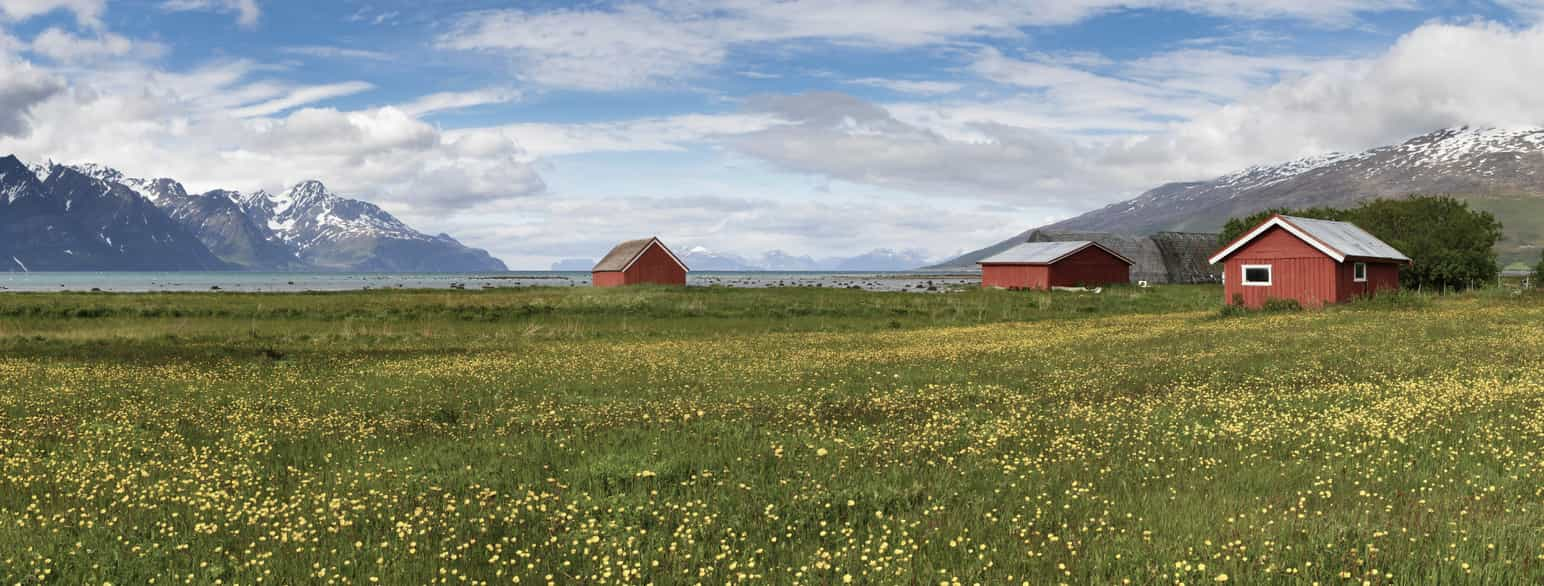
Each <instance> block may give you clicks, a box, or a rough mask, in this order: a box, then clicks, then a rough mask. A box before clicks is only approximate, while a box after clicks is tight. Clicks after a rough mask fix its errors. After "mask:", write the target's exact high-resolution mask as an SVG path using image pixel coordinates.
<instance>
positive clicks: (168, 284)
mask: <svg viewBox="0 0 1544 586" xmlns="http://www.w3.org/2000/svg"><path fill="white" fill-rule="evenodd" d="M972 282H975V278H974V277H960V276H942V275H923V274H912V273H814V272H794V273H772V272H744V273H742V272H719V271H699V272H693V273H691V275H690V276H689V277H688V278H687V284H688V285H692V286H699V287H706V286H725V287H857V288H862V289H869V290H876V291H903V290H904V291H928V290H929V288H930V287H931V288H933V290H940V291H941V290H945V289H947V288H948V287H949V286H951V285H955V284H964V283H972ZM589 284H590V274H589V273H588V272H567V271H525V272H520V271H516V272H509V273H480V274H462V273H240V272H209V273H202V272H167V273H122V272H102V273H91V272H75V273H0V292H35V291H91V290H92V289H100V290H102V291H109V292H121V293H127V292H140V291H213V290H219V291H242V292H283V291H357V290H362V289H397V288H402V289H450V288H452V287H465V288H467V289H483V288H492V287H582V286H588V285H589Z"/></svg>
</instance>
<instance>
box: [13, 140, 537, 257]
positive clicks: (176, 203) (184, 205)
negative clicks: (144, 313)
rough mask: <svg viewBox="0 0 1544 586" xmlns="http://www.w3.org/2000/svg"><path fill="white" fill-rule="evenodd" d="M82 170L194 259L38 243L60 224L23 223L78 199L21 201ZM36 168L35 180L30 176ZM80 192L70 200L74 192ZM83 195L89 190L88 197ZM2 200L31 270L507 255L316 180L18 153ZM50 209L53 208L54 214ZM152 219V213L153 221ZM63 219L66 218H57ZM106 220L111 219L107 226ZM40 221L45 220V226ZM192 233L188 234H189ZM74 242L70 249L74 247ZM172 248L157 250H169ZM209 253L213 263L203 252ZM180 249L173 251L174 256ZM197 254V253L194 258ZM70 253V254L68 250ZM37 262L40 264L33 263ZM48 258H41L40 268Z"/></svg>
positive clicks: (65, 212)
mask: <svg viewBox="0 0 1544 586" xmlns="http://www.w3.org/2000/svg"><path fill="white" fill-rule="evenodd" d="M56 175H57V176H63V177H79V178H80V179H79V180H73V179H72V181H75V183H76V184H77V185H76V187H75V188H76V189H77V190H79V189H86V190H87V191H90V189H88V188H86V187H84V186H85V185H87V184H85V183H81V181H86V182H90V183H89V184H90V185H96V186H100V187H99V188H95V189H99V190H100V191H103V192H104V193H110V194H114V197H115V198H116V201H119V202H120V203H121V205H122V207H123V209H125V210H129V211H131V212H137V213H139V214H140V216H142V217H143V219H145V221H146V223H147V225H149V224H151V223H154V224H156V225H157V226H158V229H159V230H161V231H162V232H164V234H161V235H158V236H157V237H156V238H161V239H166V240H175V242H176V245H177V246H178V247H180V249H184V253H185V255H191V256H188V258H187V259H185V260H189V261H190V262H186V263H183V262H170V263H166V262H159V263H158V262H149V263H148V264H147V263H146V262H138V261H134V260H132V259H126V258H111V255H109V256H107V257H104V256H101V255H100V254H98V255H97V256H95V257H93V258H95V260H93V261H90V262H63V261H62V260H61V259H57V258H53V256H50V255H49V254H44V253H43V252H41V251H39V250H32V248H38V246H37V245H36V243H38V242H45V241H48V234H47V232H48V231H50V230H53V229H54V228H55V227H54V224H50V223H47V222H44V223H43V224H39V225H35V226H33V227H31V228H21V227H18V226H20V225H22V224H27V223H28V222H31V223H32V224H37V222H36V221H34V220H35V218H33V219H29V217H35V216H39V215H40V214H45V213H47V214H53V215H54V216H59V217H60V218H64V217H67V216H69V215H71V214H72V209H71V207H70V206H71V205H73V204H72V203H67V204H66V205H65V206H64V207H63V209H59V208H58V206H54V207H52V208H50V207H47V206H41V204H30V203H28V204H25V205H23V206H21V207H17V206H16V205H15V202H17V201H22V200H27V199H28V198H33V199H38V198H41V199H40V201H43V200H48V201H52V200H53V199H57V197H53V196H52V195H51V192H50V188H49V187H48V185H47V182H46V181H40V176H47V177H50V178H52V177H54V176H56ZM28 178H30V179H31V181H30V182H29V181H27V179H28ZM75 197H84V196H79V195H77V196H74V197H71V198H68V199H67V200H66V201H67V202H73V201H75ZM83 201H84V200H83ZM0 205H4V206H6V207H7V208H8V209H7V210H6V211H7V213H6V214H5V217H4V218H3V220H4V225H6V226H9V228H7V231H6V232H5V234H4V235H5V241H4V242H0V252H6V251H8V250H9V251H12V252H20V253H22V254H23V255H24V257H23V258H14V259H5V258H0V260H13V261H15V262H14V265H15V266H23V267H27V268H28V269H30V270H142V269H143V268H144V267H152V268H154V269H155V270H213V269H215V268H220V269H229V270H263V271H357V272H375V271H378V272H446V271H448V272H484V271H505V270H508V269H507V267H505V265H504V263H503V262H502V261H499V260H498V259H496V258H493V257H492V256H491V255H489V254H488V253H487V251H484V250H481V249H476V248H470V247H467V246H465V245H463V244H461V243H460V242H459V241H457V240H455V239H454V238H452V237H450V236H449V235H445V234H440V235H437V236H430V235H427V234H424V233H422V232H419V231H417V230H415V229H413V228H412V227H411V226H408V225H407V224H406V223H404V222H402V221H401V220H398V219H397V218H396V217H395V216H393V215H391V214H390V213H388V212H386V211H385V210H383V209H381V208H380V207H379V206H377V205H375V204H373V203H370V202H367V201H364V200H359V199H351V198H346V197H342V196H339V195H337V194H334V193H332V192H331V191H328V190H327V188H326V186H325V185H324V184H323V183H322V182H320V181H316V180H307V181H302V182H300V183H297V184H295V185H294V186H292V187H290V188H289V189H286V190H285V191H283V192H281V193H278V194H270V193H268V192H265V191H261V190H259V191H256V192H252V193H246V194H243V193H240V192H236V191H230V190H218V189H217V190H211V191H207V192H204V193H197V194H194V193H188V191H187V190H186V188H185V187H184V186H183V185H182V184H181V183H180V182H177V181H176V180H174V179H170V178H154V179H146V178H137V177H130V176H127V175H126V174H124V173H122V172H121V171H119V170H117V169H113V168H111V167H106V166H102V165H97V164H92V163H83V164H77V165H63V164H57V163H54V162H52V161H50V162H48V163H45V164H34V165H27V164H25V163H22V162H21V161H20V159H18V158H16V157H15V156H14V155H12V156H8V157H5V158H3V159H0ZM49 217H53V216H49ZM151 220H154V221H153V222H152V221H151ZM59 221H63V220H59ZM104 228H105V226H104ZM39 230H42V232H41V233H40V232H39ZM189 239H191V242H190V241H189ZM67 240H69V242H72V243H73V242H79V243H81V244H89V243H90V242H89V240H90V239H89V238H86V237H83V236H77V237H71V239H67ZM65 250H70V251H71V256H73V254H74V250H73V249H72V248H71V249H65ZM168 253H169V251H158V252H157V254H159V255H165V254H168ZM50 254H51V253H50ZM25 255H41V256H40V257H38V258H42V259H44V260H43V262H39V263H26V262H25V261H26V258H25ZM205 255H207V257H208V258H212V259H214V263H213V264H210V263H208V262H204V261H206V260H207V259H206V258H205ZM175 256H176V255H175V254H174V255H173V257H175ZM195 259H196V260H195ZM63 260H68V259H63ZM32 264H35V265H36V266H28V265H32ZM40 267H41V268H40Z"/></svg>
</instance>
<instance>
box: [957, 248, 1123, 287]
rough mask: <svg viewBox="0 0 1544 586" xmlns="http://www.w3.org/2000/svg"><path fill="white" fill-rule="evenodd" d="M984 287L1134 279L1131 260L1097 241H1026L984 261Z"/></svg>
mask: <svg viewBox="0 0 1544 586" xmlns="http://www.w3.org/2000/svg"><path fill="white" fill-rule="evenodd" d="M976 264H979V265H981V286H982V287H997V288H1000V289H1050V288H1051V287H1076V286H1082V285H1108V284H1111V283H1129V282H1131V265H1132V262H1131V259H1129V258H1126V257H1124V256H1121V255H1120V254H1118V253H1116V252H1115V251H1113V250H1110V249H1108V248H1105V247H1104V246H1103V245H1100V244H1099V243H1098V242H1089V241H1086V240H1082V241H1077V242H1026V243H1024V244H1020V245H1018V246H1015V247H1013V248H1010V249H1008V250H1005V251H1003V252H1002V253H1000V254H998V255H996V256H993V257H990V258H987V259H984V260H981V261H980V262H978V263H976Z"/></svg>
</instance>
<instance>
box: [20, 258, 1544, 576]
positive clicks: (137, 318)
mask: <svg viewBox="0 0 1544 586" xmlns="http://www.w3.org/2000/svg"><path fill="white" fill-rule="evenodd" d="M1221 297H1222V293H1221V290H1220V288H1219V287H1212V286H1173V287H1156V288H1152V289H1137V288H1127V287H1116V288H1112V289H1106V290H1105V291H1104V293H1102V294H1099V295H1092V294H1076V293H1028V292H1005V291H981V290H965V291H959V292H950V293H941V294H921V293H876V292H864V291H855V290H832V289H759V290H758V289H725V288H693V289H661V288H636V289H620V290H593V289H556V288H554V289H543V288H529V289H500V290H484V291H449V292H447V291H371V292H353V293H328V294H261V295H256V294H254V295H242V294H222V293H195V294H9V295H3V296H0V386H3V388H4V389H5V392H3V393H0V581H3V582H4V583H7V584H12V583H22V584H30V583H57V584H103V583H111V584H119V585H121V584H150V583H153V584H171V583H177V584H299V583H320V584H373V583H386V584H429V583H446V584H495V583H503V584H511V583H519V584H531V583H536V584H549V583H550V584H572V583H586V584H618V583H628V584H634V583H636V584H642V583H653V584H699V583H700V584H728V583H744V582H760V583H770V584H843V583H855V584H896V583H899V584H1005V583H1015V584H1017V583H1030V584H1057V583H1067V584H1090V583H1101V584H1102V583H1125V582H1130V583H1137V584H1175V583H1185V584H1214V583H1220V582H1229V581H1232V582H1240V583H1260V582H1292V583H1304V584H1310V583H1321V584H1330V583H1372V584H1386V583H1397V584H1406V583H1487V584H1531V583H1538V582H1541V581H1544V295H1540V294H1523V293H1514V292H1505V291H1482V292H1478V293H1470V294H1461V295H1449V296H1419V295H1410V294H1401V295H1393V296H1388V297H1385V298H1381V299H1377V300H1373V301H1368V302H1362V303H1356V304H1352V305H1348V306H1342V307H1335V308H1330V309H1326V310H1319V311H1285V312H1271V313H1248V314H1225V313H1223V312H1221V311H1219V308H1220V306H1221V301H1222V300H1221Z"/></svg>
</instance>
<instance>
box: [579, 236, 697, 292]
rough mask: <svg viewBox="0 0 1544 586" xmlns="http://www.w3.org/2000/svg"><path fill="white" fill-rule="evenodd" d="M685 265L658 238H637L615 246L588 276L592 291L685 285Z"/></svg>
mask: <svg viewBox="0 0 1544 586" xmlns="http://www.w3.org/2000/svg"><path fill="white" fill-rule="evenodd" d="M686 271H687V268H686V263H683V262H681V259H680V258H678V257H676V255H675V253H674V252H670V249H669V248H666V247H665V243H663V242H660V241H659V238H640V239H638V240H628V241H627V242H623V243H621V244H618V245H617V246H616V248H613V249H611V252H610V253H607V254H606V258H603V259H600V262H599V263H597V264H596V265H595V269H594V270H592V271H591V272H590V277H591V278H590V282H591V283H592V284H593V285H595V286H596V287H621V286H623V285H641V284H644V283H649V284H654V285H686Z"/></svg>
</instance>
